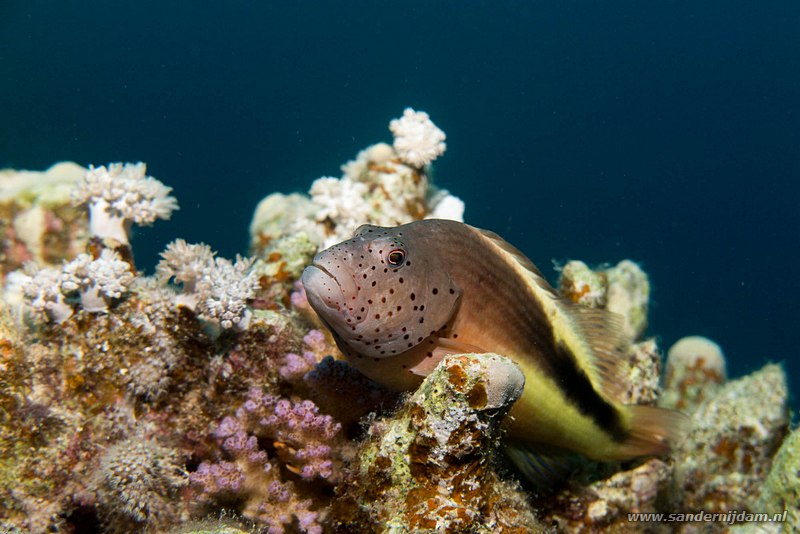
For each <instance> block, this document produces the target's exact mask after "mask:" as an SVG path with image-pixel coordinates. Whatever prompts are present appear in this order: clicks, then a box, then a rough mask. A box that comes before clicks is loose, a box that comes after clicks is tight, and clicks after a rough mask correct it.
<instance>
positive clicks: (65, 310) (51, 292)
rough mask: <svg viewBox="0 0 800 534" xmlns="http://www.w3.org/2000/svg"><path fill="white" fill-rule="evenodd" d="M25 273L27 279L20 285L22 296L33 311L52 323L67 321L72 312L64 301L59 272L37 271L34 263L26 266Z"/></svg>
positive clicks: (70, 307)
mask: <svg viewBox="0 0 800 534" xmlns="http://www.w3.org/2000/svg"><path fill="white" fill-rule="evenodd" d="M25 271H26V272H27V273H28V278H27V279H26V280H25V282H23V284H22V295H23V298H24V299H25V302H26V303H28V305H29V306H30V307H31V308H32V309H33V311H34V312H36V313H37V314H40V315H42V316H44V317H45V318H47V320H48V321H52V322H54V323H63V322H64V321H66V320H67V319H69V318H70V317H71V316H72V313H73V310H72V306H70V305H69V304H68V303H67V302H66V301H65V300H64V293H63V292H62V290H61V283H62V276H61V271H59V270H58V269H51V268H44V269H39V268H38V267H37V266H36V265H35V264H34V263H28V264H26V265H25Z"/></svg>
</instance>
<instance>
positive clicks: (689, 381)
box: [659, 336, 726, 412]
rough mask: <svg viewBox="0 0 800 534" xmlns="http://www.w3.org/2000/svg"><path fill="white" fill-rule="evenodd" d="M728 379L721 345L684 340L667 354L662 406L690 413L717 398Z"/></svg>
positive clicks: (705, 341)
mask: <svg viewBox="0 0 800 534" xmlns="http://www.w3.org/2000/svg"><path fill="white" fill-rule="evenodd" d="M725 380H726V373H725V356H723V354H722V349H721V348H720V347H719V345H717V344H716V343H714V342H713V341H711V340H710V339H706V338H704V337H701V336H687V337H684V338H681V339H679V340H678V341H677V342H676V343H675V344H674V345H673V346H672V347H670V349H669V352H668V353H667V365H666V373H665V377H664V395H662V397H661V399H659V404H660V405H661V406H663V407H665V408H675V409H678V410H683V411H685V412H691V411H693V410H694V409H695V408H697V406H698V405H699V404H700V403H701V402H702V401H703V400H705V399H709V398H711V397H713V396H714V395H716V393H717V391H719V389H720V387H722V384H724V383H725Z"/></svg>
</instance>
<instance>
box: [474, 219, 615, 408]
mask: <svg viewBox="0 0 800 534" xmlns="http://www.w3.org/2000/svg"><path fill="white" fill-rule="evenodd" d="M475 230H477V231H478V232H479V233H480V234H481V235H482V236H484V237H485V238H486V239H488V240H489V241H490V242H491V243H492V244H493V245H494V246H496V247H497V248H498V249H500V250H501V251H502V252H504V253H505V254H506V255H507V256H509V257H510V258H511V259H512V260H513V261H515V262H516V264H517V265H518V266H519V269H517V271H518V272H520V273H521V274H522V275H527V278H528V279H529V280H530V281H531V282H533V283H534V284H535V285H536V287H537V288H538V289H539V290H541V291H542V292H543V293H544V294H545V295H547V296H548V297H549V298H550V300H551V302H552V303H553V306H554V307H555V308H557V309H558V310H559V312H560V314H561V315H563V318H564V319H566V320H568V321H570V322H571V323H573V325H574V326H576V327H577V330H578V331H579V333H580V334H581V335H582V337H581V339H577V340H567V341H570V343H568V345H569V346H574V342H578V343H580V344H581V345H583V346H584V348H585V350H582V351H576V353H575V357H576V358H578V359H579V361H580V363H581V364H582V365H581V367H582V368H583V369H585V370H586V371H587V373H588V375H589V380H590V381H591V382H592V385H593V386H594V387H595V389H596V390H597V392H598V393H600V394H602V395H603V396H604V397H606V398H607V399H609V400H618V399H620V398H621V396H622V394H623V393H624V392H625V390H626V389H627V382H626V378H625V375H626V373H625V372H624V370H623V365H622V363H623V358H624V357H625V355H626V354H627V352H628V350H629V347H630V343H629V341H628V339H627V338H626V337H625V333H624V328H623V319H622V317H620V316H619V315H617V314H615V313H613V312H610V311H607V310H601V309H592V308H586V307H583V306H579V305H576V304H574V303H572V302H571V301H569V300H568V299H565V298H563V297H561V296H559V295H558V293H556V291H555V289H553V287H552V286H551V285H550V284H549V283H548V282H547V280H546V279H545V277H544V275H543V274H542V272H541V271H540V270H539V268H538V267H536V265H534V263H533V262H532V261H531V260H530V259H528V257H526V256H525V255H524V254H523V253H522V252H521V251H520V250H519V249H517V248H516V247H515V246H513V245H511V244H510V243H508V241H506V240H505V239H503V238H502V237H500V236H499V235H497V234H496V233H494V232H491V231H489V230H483V229H480V228H475Z"/></svg>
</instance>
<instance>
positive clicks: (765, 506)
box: [756, 429, 800, 532]
mask: <svg viewBox="0 0 800 534" xmlns="http://www.w3.org/2000/svg"><path fill="white" fill-rule="evenodd" d="M798 503H800V430H798V429H795V430H794V432H792V433H791V434H789V436H788V437H787V438H786V439H785V440H784V441H783V444H782V445H781V448H780V449H778V453H777V454H776V455H775V458H774V459H773V460H772V469H771V470H770V472H769V476H767V480H766V482H765V483H764V489H763V491H762V492H761V497H760V498H759V499H758V505H757V506H756V508H757V510H758V511H760V512H767V513H778V512H783V511H784V510H786V511H787V514H786V523H785V525H784V528H785V529H786V531H787V532H789V531H791V532H797V531H799V530H800V508H798Z"/></svg>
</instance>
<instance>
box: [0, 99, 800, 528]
mask: <svg viewBox="0 0 800 534" xmlns="http://www.w3.org/2000/svg"><path fill="white" fill-rule="evenodd" d="M391 130H392V132H393V134H394V135H395V139H394V144H393V145H389V144H386V143H378V144H375V145H373V146H371V147H368V148H367V149H365V150H364V151H362V152H360V153H359V154H358V155H357V157H356V158H355V159H354V160H353V161H351V162H349V163H347V164H345V165H344V166H343V167H342V175H341V176H340V177H337V178H321V179H319V180H317V181H316V182H314V184H313V185H312V186H311V189H310V194H309V195H301V194H291V195H282V194H277V193H276V194H273V195H270V196H269V197H267V198H266V199H264V200H263V201H262V202H261V203H260V204H259V207H258V209H257V211H256V213H255V215H254V218H253V222H252V225H251V228H250V234H251V249H250V253H251V254H252V256H253V257H252V258H245V257H240V256H237V258H235V259H233V260H229V259H225V258H221V257H218V256H217V255H216V254H215V253H214V252H213V250H211V248H210V247H208V246H207V245H204V244H202V243H199V244H191V243H187V242H186V241H183V240H180V239H176V240H175V241H173V242H172V243H171V244H170V245H169V246H168V247H167V248H166V250H165V251H164V252H163V253H162V259H161V261H160V262H159V264H158V266H157V269H156V273H155V274H154V275H152V276H145V275H144V274H143V273H142V272H140V271H139V270H138V269H137V266H136V265H135V264H134V261H133V253H132V244H131V242H130V241H131V240H130V235H129V233H128V231H129V229H130V226H131V224H133V223H136V224H150V223H152V222H154V221H155V220H156V219H166V218H168V217H169V216H170V214H171V212H172V211H173V210H174V209H176V208H177V201H176V200H175V198H173V197H172V196H170V194H169V193H170V192H171V190H170V188H169V187H167V186H166V185H164V184H163V183H161V182H160V181H157V180H155V179H154V178H151V177H148V176H146V171H145V167H144V164H141V163H140V164H121V163H118V164H111V165H108V166H105V167H89V168H88V169H87V168H83V167H80V166H78V165H75V164H70V163H61V164H58V165H54V166H53V167H52V168H51V169H49V170H47V171H45V172H42V173H37V172H29V171H11V170H6V171H0V185H1V186H2V187H0V190H2V193H1V194H0V213H2V216H0V230H1V231H2V233H3V236H4V240H3V243H2V247H0V275H2V279H3V282H4V292H3V298H2V299H0V530H1V531H3V532H6V531H7V532H33V533H44V532H67V533H69V532H111V533H114V532H130V531H147V532H174V533H190V532H197V533H200V532H231V533H243V532H270V533H281V532H311V533H317V532H348V533H349V532H375V531H388V532H426V531H427V532H494V531H498V532H530V531H563V532H567V531H568V532H573V531H583V532H601V531H619V532H634V531H641V530H642V528H643V524H641V523H634V522H629V520H628V514H629V513H638V512H654V513H662V512H672V511H681V512H685V513H691V512H696V511H713V510H720V511H727V510H732V509H734V508H736V509H740V510H748V511H766V512H772V511H781V508H792V506H793V503H794V502H795V501H796V499H797V491H798V490H797V487H798V485H797V480H796V477H795V476H794V474H795V473H796V471H797V468H798V460H797V458H798V454H797V442H798V438H797V432H796V431H795V432H794V433H793V434H791V435H790V437H789V438H788V439H786V440H784V439H783V438H784V436H785V435H786V433H787V431H788V424H789V414H788V408H787V403H786V398H787V395H788V393H787V389H786V383H785V377H784V376H783V372H782V369H781V368H780V367H779V366H776V365H768V366H766V367H765V368H764V369H762V370H761V371H759V372H757V373H754V374H752V375H750V376H747V377H743V378H740V379H738V380H735V381H731V382H726V380H727V379H726V376H725V361H724V357H723V356H722V353H721V351H720V352H717V353H711V352H708V351H707V349H708V348H709V347H711V348H713V344H711V343H710V342H707V343H701V344H700V345H698V344H697V343H694V344H689V345H687V344H686V343H682V344H680V345H676V347H674V348H673V349H672V350H671V351H670V355H669V357H668V359H667V367H666V381H665V383H664V384H663V394H662V383H661V359H662V358H661V352H660V350H659V347H658V346H657V344H656V342H655V340H653V339H646V338H644V337H643V336H644V332H645V329H646V326H647V309H648V302H649V282H648V279H647V276H646V275H645V273H643V272H642V271H641V269H640V268H639V267H638V266H637V265H636V264H635V263H633V262H630V261H627V260H626V261H623V262H620V263H619V264H617V265H616V266H614V267H609V268H605V267H604V268H600V269H596V270H592V269H589V267H587V266H586V265H585V264H583V263H581V262H577V261H573V262H570V263H568V264H567V265H566V266H565V267H564V268H563V270H562V273H561V283H560V288H561V292H562V294H563V295H564V297H565V298H568V299H571V300H572V301H573V302H574V303H575V305H576V306H590V307H603V308H607V309H610V310H612V311H615V312H617V313H619V314H620V315H621V316H622V317H623V319H624V321H623V322H624V325H625V326H624V328H625V331H626V333H627V337H628V338H629V341H630V342H631V350H630V351H629V353H628V354H627V355H626V359H625V361H624V362H623V365H622V373H623V374H625V375H626V376H627V378H628V387H627V388H626V389H624V390H623V391H620V392H619V394H620V395H621V400H622V401H623V402H625V403H631V404H649V405H655V404H657V403H658V404H660V405H662V406H672V407H678V408H680V409H682V410H685V411H687V412H688V411H691V412H693V416H692V427H691V430H690V432H689V435H688V437H687V439H686V441H685V442H684V443H683V444H682V445H681V446H680V447H679V448H678V449H677V450H676V451H674V453H673V454H672V455H671V457H667V458H642V459H638V460H635V461H630V462H625V463H608V464H595V463H591V462H582V463H579V464H578V469H577V470H576V471H575V472H574V473H573V474H572V476H570V477H569V478H568V479H566V480H564V481H562V484H561V485H558V486H553V487H549V488H545V489H544V490H543V489H541V488H536V489H535V490H529V489H526V487H525V486H524V485H521V484H520V482H519V475H518V474H517V473H516V472H515V471H513V470H512V469H511V467H510V464H509V463H508V462H506V461H505V460H504V457H503V443H504V441H503V440H504V435H503V421H504V417H505V415H506V413H507V411H508V410H509V408H510V406H511V404H512V403H513V402H514V399H515V398H516V397H517V396H518V395H519V392H520V388H521V387H522V380H521V375H520V373H519V371H518V369H517V368H516V366H515V365H514V364H513V363H511V362H510V360H508V359H506V358H504V357H502V356H501V355H490V354H464V355H452V356H448V357H447V358H446V359H444V360H443V362H442V363H441V364H440V365H439V366H438V367H437V368H436V369H434V371H433V372H432V373H431V374H430V375H429V376H428V377H427V378H426V379H425V381H424V382H423V384H422V386H421V387H420V388H419V389H418V390H417V391H414V392H409V393H406V394H400V393H396V392H389V391H386V390H385V389H383V388H382V387H380V386H378V385H377V384H375V383H373V382H371V381H370V380H368V379H367V378H365V377H364V376H363V375H361V374H360V373H358V372H357V371H355V370H354V369H353V368H351V367H350V366H348V365H347V364H346V363H345V362H344V361H342V360H341V355H340V354H339V351H338V349H337V348H336V345H335V343H334V340H333V338H332V337H331V335H330V333H329V332H328V331H327V329H326V328H325V327H324V325H323V324H322V323H321V322H320V320H319V319H318V318H317V317H316V316H315V315H314V313H313V312H312V311H311V309H310V307H309V305H308V302H307V300H306V298H305V293H304V290H303V288H302V286H301V285H298V282H297V281H298V278H299V277H300V273H301V272H302V269H303V267H304V266H305V265H306V264H307V263H308V262H309V260H310V259H311V258H312V257H313V255H314V254H315V253H316V251H317V250H318V249H319V248H320V247H322V246H324V245H325V244H329V243H332V242H335V241H338V240H340V239H343V238H346V237H349V235H350V233H351V232H352V231H353V230H354V228H355V227H356V226H358V225H360V224H364V223H370V224H378V225H395V224H400V223H404V222H409V221H412V220H418V219H422V218H425V217H447V218H454V219H458V220H460V219H461V218H462V217H463V210H464V205H463V203H462V202H461V201H460V200H458V199H457V198H456V197H453V196H452V195H450V194H449V193H447V192H445V191H441V190H439V189H437V188H436V187H435V186H434V185H433V184H432V181H431V175H432V169H431V162H432V161H433V160H434V159H436V158H437V157H438V156H440V155H441V154H442V153H443V152H444V149H445V145H444V138H445V137H444V134H443V133H442V132H441V130H439V129H438V128H437V127H436V126H435V125H433V123H432V122H430V118H429V117H428V116H427V114H424V113H422V112H416V111H413V110H410V109H409V110H406V111H405V112H404V114H403V117H402V118H400V119H397V120H396V121H393V122H392V126H391ZM73 202H74V203H73ZM134 241H135V240H134ZM698 347H699V348H698ZM776 451H777V453H776ZM762 488H763V491H762ZM795 512H796V510H794V509H793V508H792V511H791V513H789V515H788V517H789V521H790V523H791V524H792V525H794V527H795V528H796V526H797V523H798V519H797V514H796V513H795ZM772 526H774V525H772ZM667 527H669V528H667ZM647 528H650V529H651V530H655V531H658V530H662V531H667V530H677V531H681V532H696V531H700V530H707V531H722V530H723V529H724V528H725V525H724V524H723V523H721V522H718V523H713V524H708V523H705V524H699V523H685V524H666V523H664V524H660V525H658V524H650V525H648V526H647Z"/></svg>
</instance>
